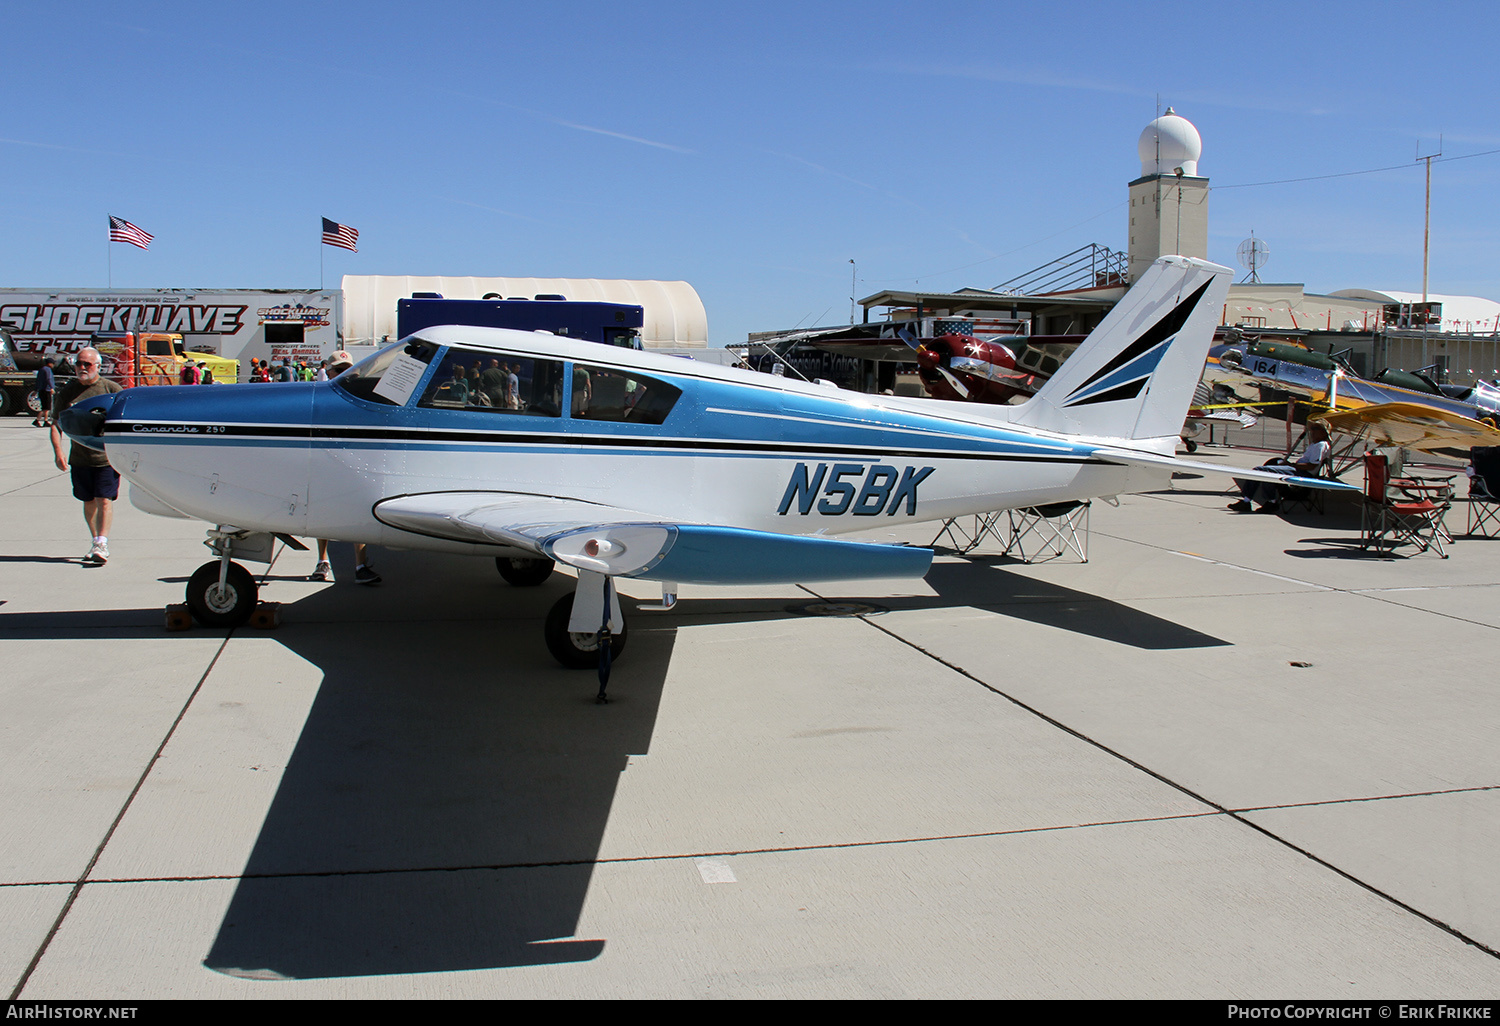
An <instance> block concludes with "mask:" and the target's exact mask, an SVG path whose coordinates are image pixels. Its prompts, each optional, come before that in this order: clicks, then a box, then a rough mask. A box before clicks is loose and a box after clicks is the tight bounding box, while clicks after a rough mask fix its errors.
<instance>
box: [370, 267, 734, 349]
mask: <svg viewBox="0 0 1500 1026" xmlns="http://www.w3.org/2000/svg"><path fill="white" fill-rule="evenodd" d="M418 292H436V293H438V294H440V295H442V296H443V298H445V299H485V298H496V297H498V298H500V299H532V298H534V297H536V296H540V295H552V296H562V297H564V298H565V299H570V300H574V301H575V302H588V303H630V304H632V305H635V306H640V307H642V308H644V310H645V313H646V323H645V325H644V326H643V327H642V328H641V341H642V343H643V344H644V345H645V346H646V348H647V349H664V348H681V349H699V348H703V347H704V346H707V345H708V314H707V312H706V311H705V310H704V309H703V300H702V299H700V298H699V297H698V293H697V291H696V290H695V289H694V288H693V287H692V286H691V285H689V284H688V283H687V282H685V281H628V280H624V279H611V278H474V277H455V276H447V275H425V276H424V275H402V274H346V275H344V280H343V293H344V341H345V343H346V344H348V345H379V344H380V343H381V342H383V341H386V340H392V339H394V338H395V337H396V301H397V300H399V299H409V298H411V296H412V295H413V294H414V293H418Z"/></svg>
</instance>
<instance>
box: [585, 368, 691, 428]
mask: <svg viewBox="0 0 1500 1026" xmlns="http://www.w3.org/2000/svg"><path fill="white" fill-rule="evenodd" d="M680 395H682V389H680V388H678V387H676V386H675V385H669V384H667V383H666V382H665V381H658V380H657V379H655V378H647V377H642V376H641V375H639V374H631V373H626V372H625V371H621V370H616V369H614V368H612V367H595V366H592V365H586V364H581V363H580V364H574V365H573V400H572V414H573V417H574V418H575V419H577V420H606V421H626V422H628V423H631V424H660V423H661V422H662V421H664V420H666V419H667V414H669V413H671V412H672V406H673V404H675V403H676V402H677V397H678V396H680Z"/></svg>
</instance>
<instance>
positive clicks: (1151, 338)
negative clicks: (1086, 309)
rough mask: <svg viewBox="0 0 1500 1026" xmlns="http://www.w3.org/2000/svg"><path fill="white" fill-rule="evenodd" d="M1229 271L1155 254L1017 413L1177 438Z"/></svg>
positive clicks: (1037, 422)
mask: <svg viewBox="0 0 1500 1026" xmlns="http://www.w3.org/2000/svg"><path fill="white" fill-rule="evenodd" d="M1230 273H1231V272H1230V270H1229V268H1227V267H1221V266H1219V265H1218V264H1211V263H1209V262H1208V261H1206V260H1194V259H1192V258H1189V257H1181V256H1164V257H1160V258H1158V259H1157V260H1156V262H1155V263H1153V264H1152V265H1151V266H1150V268H1148V269H1147V271H1146V273H1145V274H1143V275H1141V278H1140V281H1138V282H1136V283H1135V284H1134V285H1133V286H1131V288H1130V291H1129V292H1127V293H1125V297H1124V298H1123V299H1121V300H1120V302H1119V303H1117V304H1115V307H1114V309H1113V310H1111V311H1110V312H1109V314H1108V315H1107V316H1106V317H1105V318H1104V320H1103V321H1101V322H1100V323H1099V326H1098V327H1097V328H1095V329H1094V330H1093V332H1092V333H1091V334H1090V335H1089V337H1088V338H1087V339H1086V340H1085V341H1084V343H1083V344H1082V345H1081V346H1079V347H1078V351H1077V352H1075V353H1074V354H1073V355H1072V356H1070V357H1069V358H1068V359H1067V361H1066V362H1065V363H1064V364H1063V365H1062V368H1061V369H1060V370H1059V371H1058V372H1057V374H1055V375H1053V377H1052V379H1051V380H1049V381H1048V382H1047V383H1046V384H1045V385H1044V386H1042V389H1041V391H1039V392H1037V394H1036V395H1034V396H1032V397H1031V399H1030V400H1029V401H1028V402H1027V403H1026V404H1025V405H1023V406H1021V407H1020V408H1019V409H1018V410H1017V411H1016V414H1015V416H1014V417H1013V418H1012V420H1011V422H1012V423H1014V424H1017V425H1020V426H1025V427H1033V428H1039V429H1041V430H1044V431H1059V432H1063V433H1065V434H1074V435H1091V436H1095V437H1102V438H1118V439H1137V440H1141V439H1166V440H1172V439H1175V438H1176V437H1177V436H1178V435H1179V434H1180V433H1181V431H1182V421H1183V418H1185V417H1186V416H1187V411H1188V406H1189V405H1190V404H1191V402H1192V398H1193V389H1194V387H1195V386H1196V385H1197V384H1198V381H1199V379H1200V378H1201V377H1202V375H1203V363H1204V360H1205V359H1207V357H1208V347H1209V344H1210V343H1211V342H1212V341H1213V334H1214V328H1215V327H1217V326H1218V323H1219V319H1220V314H1221V311H1222V310H1223V308H1224V302H1225V300H1226V299H1227V298H1228V295H1229V279H1230ZM1154 448H1159V446H1156V447H1154Z"/></svg>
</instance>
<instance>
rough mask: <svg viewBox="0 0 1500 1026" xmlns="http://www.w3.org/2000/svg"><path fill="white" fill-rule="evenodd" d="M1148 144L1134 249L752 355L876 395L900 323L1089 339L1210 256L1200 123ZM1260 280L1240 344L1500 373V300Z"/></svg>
mask: <svg viewBox="0 0 1500 1026" xmlns="http://www.w3.org/2000/svg"><path fill="white" fill-rule="evenodd" d="M1136 150H1137V154H1136V155H1137V157H1138V158H1139V160H1140V174H1139V176H1137V177H1136V178H1134V179H1133V180H1131V181H1130V182H1129V184H1128V186H1127V189H1128V192H1129V201H1130V202H1129V207H1128V211H1129V213H1128V218H1129V220H1128V223H1127V225H1126V226H1125V227H1126V239H1127V250H1126V251H1125V252H1123V253H1121V252H1117V251H1114V250H1111V249H1109V248H1108V247H1105V246H1101V245H1097V244H1096V245H1092V246H1085V247H1082V248H1081V249H1078V250H1075V251H1073V252H1072V253H1068V254H1066V255H1064V256H1062V257H1059V258H1058V259H1056V260H1054V261H1051V262H1049V263H1047V264H1044V265H1042V266H1041V267H1038V268H1034V269H1033V270H1031V271H1027V272H1026V273H1024V274H1021V275H1018V276H1016V277H1015V278H1012V279H1011V280H1009V281H1007V282H1003V283H1002V284H1000V285H998V286H996V287H995V288H993V289H980V288H965V289H960V290H958V291H956V292H921V291H911V290H898V289H887V290H882V291H880V292H877V293H875V294H873V295H870V296H866V297H865V298H864V299H862V300H860V301H859V302H860V305H861V306H862V307H863V310H864V314H863V319H862V322H861V323H860V324H856V325H852V326H851V325H838V326H833V327H827V328H812V329H801V330H796V331H766V332H756V333H754V334H752V335H751V336H750V339H749V346H748V350H749V351H750V352H751V353H752V354H753V353H754V352H755V351H756V350H757V349H764V348H766V347H771V348H774V350H775V351H776V352H777V354H778V355H779V357H780V358H781V359H782V360H783V361H784V362H787V363H790V364H792V365H794V366H796V367H797V368H798V370H803V369H804V367H808V368H812V369H815V370H820V371H822V372H824V373H823V374H822V375H821V376H825V377H829V378H831V379H832V380H835V381H838V382H839V383H840V384H843V385H846V386H848V387H855V388H863V389H865V390H874V389H875V388H876V387H880V388H884V387H889V383H890V382H891V381H892V380H893V378H894V375H895V369H894V367H884V366H882V364H884V363H887V362H896V363H902V362H907V361H910V359H911V354H910V350H909V349H906V348H905V347H904V346H903V345H901V344H900V343H899V342H898V341H897V340H896V338H895V335H896V334H897V331H898V330H899V329H905V330H908V331H909V332H910V333H911V334H912V335H914V336H915V337H917V338H932V337H935V336H936V335H938V334H943V333H945V332H950V331H956V332H959V333H968V334H974V335H976V336H978V337H980V338H993V339H996V340H998V341H1000V342H1002V343H1004V344H1006V345H1008V346H1011V347H1013V348H1017V347H1018V348H1023V349H1024V348H1025V341H1024V340H1025V339H1026V338H1028V337H1033V336H1038V335H1048V336H1071V335H1077V334H1083V333H1087V332H1088V331H1090V330H1092V329H1093V328H1094V327H1095V326H1096V325H1097V324H1098V323H1099V322H1100V321H1101V320H1103V319H1104V316H1105V314H1106V313H1108V312H1109V310H1110V308H1111V307H1113V306H1114V304H1115V303H1116V302H1118V301H1119V299H1120V297H1122V296H1123V295H1124V294H1125V291H1126V289H1127V288H1128V287H1129V284H1130V282H1132V281H1134V280H1135V279H1136V278H1138V277H1139V276H1140V274H1141V273H1142V272H1143V271H1144V270H1145V269H1146V268H1147V267H1149V266H1150V265H1151V263H1152V261H1154V260H1155V259H1156V258H1157V257H1159V256H1162V255H1165V254H1174V253H1175V254H1181V255H1183V256H1190V257H1199V258H1203V259H1207V258H1208V224H1209V221H1208V216H1209V215H1208V209H1209V194H1210V191H1211V190H1210V182H1209V178H1208V176H1207V175H1205V174H1203V172H1202V168H1201V166H1200V161H1201V159H1202V155H1203V140H1202V138H1201V137H1200V136H1199V134H1198V130H1197V128H1196V127H1194V126H1193V124H1192V123H1191V122H1189V121H1188V120H1187V119H1186V118H1183V117H1181V116H1180V115H1178V114H1177V113H1176V111H1174V110H1173V109H1171V108H1170V107H1169V108H1168V109H1167V111H1166V113H1165V114H1163V115H1162V116H1161V117H1159V118H1157V119H1155V120H1153V121H1152V122H1151V123H1150V124H1148V125H1147V126H1146V127H1145V129H1144V130H1143V131H1142V132H1141V135H1140V137H1139V140H1138V142H1137V147H1136ZM1247 278H1249V279H1250V280H1247V281H1243V282H1239V283H1236V284H1234V285H1231V287H1230V290H1229V298H1228V301H1227V302H1226V303H1225V306H1224V309H1223V311H1222V313H1221V323H1222V324H1223V325H1224V331H1223V334H1224V335H1225V336H1227V337H1229V338H1239V337H1245V336H1251V337H1255V336H1259V337H1267V338H1273V339H1275V340H1277V341H1293V342H1298V343H1300V344H1302V345H1305V346H1308V347H1310V348H1313V349H1316V350H1318V351H1320V352H1332V353H1339V354H1343V356H1344V357H1345V358H1346V359H1347V360H1348V361H1349V363H1350V365H1351V366H1352V367H1353V368H1354V370H1355V371H1356V372H1357V373H1359V374H1362V375H1370V374H1374V373H1376V372H1378V371H1380V370H1382V369H1384V368H1387V367H1392V368H1396V369H1402V370H1420V369H1424V368H1425V369H1428V370H1429V372H1430V373H1431V374H1432V376H1433V377H1434V378H1435V379H1436V380H1438V381H1440V382H1448V381H1453V382H1468V381H1471V380H1473V379H1474V378H1476V377H1479V378H1490V379H1494V378H1497V377H1500V303H1496V302H1493V301H1491V300H1487V299H1480V298H1477V297H1473V296H1440V295H1429V296H1428V297H1427V303H1426V304H1425V305H1424V304H1423V301H1422V297H1421V296H1420V295H1414V294H1411V293H1405V292H1391V291H1378V290H1373V289H1360V288H1350V289H1341V290H1338V291H1336V292H1332V293H1329V294H1318V293H1310V292H1308V291H1307V290H1306V288H1305V286H1303V285H1302V284H1297V283H1265V282H1261V281H1259V280H1258V276H1257V275H1256V274H1255V273H1254V270H1253V269H1252V272H1251V274H1249V275H1247ZM892 342H894V343H896V344H894V345H891V344H890V343H892ZM804 372H805V371H804Z"/></svg>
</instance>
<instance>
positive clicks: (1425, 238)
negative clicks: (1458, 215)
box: [1417, 136, 1443, 331]
mask: <svg viewBox="0 0 1500 1026" xmlns="http://www.w3.org/2000/svg"><path fill="white" fill-rule="evenodd" d="M1442 155H1443V137H1442V136H1438V151H1437V152H1436V153H1430V154H1428V155H1427V156H1425V157H1422V156H1419V157H1417V159H1418V160H1421V161H1426V162H1427V209H1426V213H1425V215H1424V216H1423V218H1422V330H1423V331H1426V330H1427V261H1428V254H1429V244H1430V241H1431V238H1432V158H1433V157H1441V156H1442Z"/></svg>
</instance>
